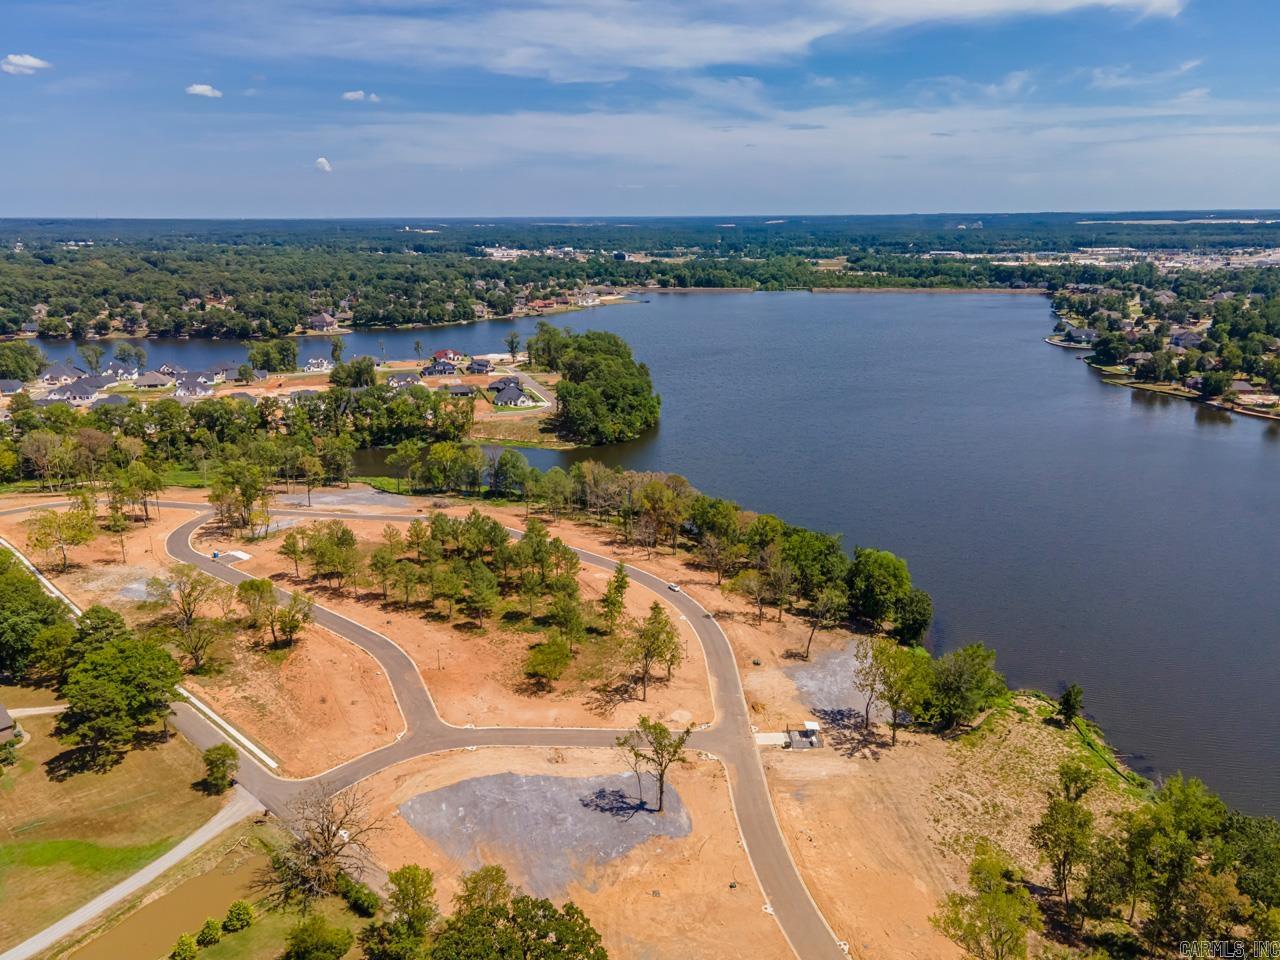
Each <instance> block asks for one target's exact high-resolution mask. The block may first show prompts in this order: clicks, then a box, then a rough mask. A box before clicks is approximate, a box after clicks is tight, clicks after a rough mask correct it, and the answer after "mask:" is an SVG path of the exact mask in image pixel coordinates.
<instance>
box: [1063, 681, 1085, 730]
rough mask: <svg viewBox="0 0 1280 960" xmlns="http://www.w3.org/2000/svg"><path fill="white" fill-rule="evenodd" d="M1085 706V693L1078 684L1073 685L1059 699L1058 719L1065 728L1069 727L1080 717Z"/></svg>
mask: <svg viewBox="0 0 1280 960" xmlns="http://www.w3.org/2000/svg"><path fill="white" fill-rule="evenodd" d="M1083 706H1084V691H1083V690H1081V689H1080V687H1079V686H1078V685H1076V684H1074V683H1073V684H1071V685H1070V686H1068V687H1067V689H1065V690H1063V691H1062V696H1060V697H1059V698H1058V719H1059V720H1061V721H1062V725H1063V726H1064V727H1069V726H1071V725H1072V724H1073V723H1075V722H1076V717H1078V716H1080V708H1081V707H1083Z"/></svg>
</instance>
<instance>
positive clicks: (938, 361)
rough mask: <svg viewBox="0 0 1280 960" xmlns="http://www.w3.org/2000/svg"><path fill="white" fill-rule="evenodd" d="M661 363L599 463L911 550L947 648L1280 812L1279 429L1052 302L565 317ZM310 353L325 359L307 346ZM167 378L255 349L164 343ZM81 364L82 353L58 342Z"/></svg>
mask: <svg viewBox="0 0 1280 960" xmlns="http://www.w3.org/2000/svg"><path fill="white" fill-rule="evenodd" d="M560 322H562V323H567V324H570V325H572V326H575V327H577V328H585V327H587V326H591V327H596V328H601V329H606V330H612V331H615V332H617V333H619V334H621V335H622V336H624V337H625V338H627V340H628V341H630V343H631V344H632V346H633V348H634V350H635V352H636V354H637V356H638V357H640V358H641V359H643V360H644V361H646V362H647V363H648V364H649V366H650V368H651V369H652V371H653V375H654V380H655V382H656V383H657V386H658V389H659V391H660V392H661V393H662V397H663V419H662V424H661V426H660V427H659V428H658V429H656V430H654V431H653V432H652V433H651V434H649V435H647V436H646V437H644V438H642V439H641V440H639V441H637V442H635V443H631V444H626V445H622V446H618V447H613V448H608V449H603V450H595V451H590V452H587V453H585V454H584V453H582V452H578V451H571V452H567V453H561V452H552V451H541V450H540V451H530V452H529V457H530V460H531V461H532V462H534V463H535V464H536V465H538V466H541V467H546V466H548V465H550V464H551V463H554V462H560V463H568V462H571V461H572V459H574V458H575V457H582V456H592V457H595V458H596V459H600V460H604V461H606V462H608V463H617V464H622V465H625V466H628V467H632V468H637V469H660V470H670V471H675V472H679V473H683V474H684V475H685V476H687V477H688V478H689V479H690V480H691V481H692V482H693V483H694V484H695V485H696V486H698V487H699V488H701V489H703V490H705V491H707V492H710V493H715V494H718V495H721V496H725V497H730V498H732V499H734V500H736V501H738V502H739V503H741V504H742V505H744V506H746V507H749V508H751V509H754V510H759V511H768V512H772V513H776V514H778V515H779V516H781V517H783V518H785V519H786V520H788V521H791V522H793V523H797V524H802V525H805V526H811V527H816V528H821V529H827V530H832V531H837V532H839V533H841V534H843V536H844V539H845V541H846V543H847V544H848V545H849V546H850V547H851V548H852V547H853V546H854V545H864V546H878V547H883V548H885V549H889V550H892V551H894V552H895V553H898V554H901V555H902V556H904V557H906V558H907V559H908V561H909V563H910V566H911V572H912V575H913V578H914V579H915V581H916V582H917V584H918V585H920V586H922V587H923V588H924V589H926V590H928V591H929V592H930V593H932V594H933V598H934V603H935V606H936V609H937V620H936V624H935V627H934V629H933V633H932V637H931V643H932V645H933V646H934V647H935V648H937V649H940V650H946V649H950V648H953V647H956V646H960V645H963V644H967V643H972V642H975V641H981V642H983V643H986V644H989V645H991V646H993V647H994V648H995V649H996V650H997V651H998V652H999V661H1000V665H1001V668H1002V669H1003V670H1004V672H1005V673H1006V675H1007V677H1008V679H1009V681H1010V683H1011V684H1014V685H1020V686H1034V687H1039V688H1042V689H1045V690H1047V691H1050V692H1052V693H1055V694H1056V693H1057V692H1058V691H1060V690H1061V689H1062V687H1063V686H1064V685H1065V684H1066V683H1070V682H1075V683H1079V684H1080V685H1081V686H1082V687H1084V690H1085V697H1086V711H1087V712H1088V714H1089V715H1090V716H1092V717H1094V718H1095V719H1097V720H1098V721H1099V722H1100V723H1101V724H1102V725H1103V727H1104V728H1105V729H1106V731H1107V734H1108V736H1109V738H1110V739H1111V741H1112V742H1113V743H1114V744H1115V745H1116V747H1117V748H1118V749H1119V750H1120V751H1121V752H1122V753H1124V754H1126V755H1127V756H1128V759H1129V761H1130V762H1131V763H1132V765H1133V766H1134V767H1135V768H1136V769H1139V770H1141V771H1143V772H1147V773H1171V772H1173V771H1175V770H1179V769H1180V770H1182V771H1184V772H1186V773H1187V774H1189V775H1196V776H1200V777H1203V778H1204V779H1205V780H1207V781H1208V782H1209V783H1210V784H1211V785H1212V786H1213V787H1214V788H1216V789H1217V790H1219V791H1220V792H1221V793H1222V794H1223V796H1224V797H1226V798H1227V800H1228V801H1229V802H1231V803H1233V804H1235V805H1237V806H1240V807H1241V808H1244V809H1246V810H1249V811H1251V812H1266V813H1273V814H1277V813H1280V801H1278V800H1277V797H1278V796H1280V764H1278V763H1277V762H1276V761H1277V759H1280V698H1277V697H1276V696H1275V691H1276V689H1277V685H1278V684H1280V649H1278V646H1277V643H1276V640H1277V629H1276V606H1277V591H1276V583H1277V574H1278V573H1280V536H1278V535H1277V533H1278V531H1277V523H1276V510H1275V506H1274V500H1275V493H1276V483H1277V477H1278V476H1280V429H1277V426H1278V425H1277V424H1268V423H1265V422H1263V421H1258V420H1251V419H1248V418H1244V417H1232V416H1231V415H1229V414H1223V413H1221V412H1218V411H1214V410H1212V409H1210V408H1207V407H1204V406H1200V405H1197V404H1192V403H1187V402H1185V401H1182V400H1176V399H1172V398H1167V397H1161V396H1157V395H1152V394H1145V393H1141V392H1138V391H1133V390H1127V389H1124V388H1120V387H1115V386H1108V385H1107V384H1105V383H1103V382H1102V381H1101V380H1100V379H1099V378H1098V377H1097V376H1096V375H1094V374H1093V373H1092V372H1091V371H1090V370H1089V369H1088V368H1087V367H1085V365H1084V364H1082V363H1081V362H1080V359H1079V354H1078V353H1076V352H1074V351H1067V350H1062V349H1059V348H1056V347H1052V346H1049V345H1047V344H1045V343H1044V342H1043V338H1044V337H1045V336H1046V335H1047V334H1048V333H1049V331H1050V329H1051V327H1052V324H1053V318H1052V315H1051V312H1050V309H1049V304H1048V301H1047V300H1045V299H1044V298H1041V297H1032V296H1006V295H951V294H894V293H882V294H808V293H785V294H764V293H757V294H727V293H726V294H715V295H712V294H662V295H654V296H652V297H651V298H650V302H647V303H635V304H626V305H620V306H610V307H604V308H600V309H596V310H592V311H589V312H586V313H577V314H571V315H568V316H565V317H563V318H560ZM533 325H534V321H532V320H520V321H495V322H489V323H479V324H473V325H468V326H465V327H448V328H440V329H434V330H419V331H403V332H390V331H387V332H382V333H362V334H353V335H350V336H348V337H347V338H346V339H347V342H348V348H347V354H348V356H351V355H354V354H359V353H369V354H373V355H375V356H380V355H385V356H387V357H410V356H413V349H412V345H413V343H414V341H415V340H420V341H421V342H422V344H423V349H424V353H430V352H433V351H434V350H437V349H441V348H442V347H445V346H450V347H454V348H456V349H459V350H463V351H467V352H471V351H480V352H497V351H500V350H502V349H503V346H502V340H503V337H505V336H506V334H507V333H508V332H509V330H510V329H512V328H514V329H516V330H517V331H519V332H520V333H521V334H525V333H527V332H529V331H530V330H531V329H532V327H533ZM299 342H300V345H301V349H300V354H301V356H302V358H303V359H305V358H307V357H309V356H313V355H327V354H328V349H329V347H328V343H327V341H326V340H323V339H306V340H301V341H299ZM145 346H146V348H147V349H148V351H149V353H150V355H151V363H150V365H151V366H153V367H154V366H156V365H158V364H159V363H161V362H163V360H165V359H179V360H180V362H182V363H184V365H186V366H189V367H197V366H200V365H204V364H207V363H209V362H212V361H213V360H219V359H234V360H237V361H238V360H239V359H240V358H241V357H243V355H244V351H243V348H242V346H241V345H240V344H237V343H234V342H224V343H210V342H208V341H200V340H190V341H182V342H159V341H146V342H145ZM48 350H49V352H50V354H51V355H54V356H64V355H68V354H69V353H70V350H71V348H70V346H69V345H66V344H58V345H52V346H48Z"/></svg>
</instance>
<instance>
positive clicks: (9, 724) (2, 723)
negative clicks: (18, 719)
mask: <svg viewBox="0 0 1280 960" xmlns="http://www.w3.org/2000/svg"><path fill="white" fill-rule="evenodd" d="M13 726H14V724H13V717H11V716H9V711H8V710H6V709H5V708H4V704H3V703H0V730H12V729H13Z"/></svg>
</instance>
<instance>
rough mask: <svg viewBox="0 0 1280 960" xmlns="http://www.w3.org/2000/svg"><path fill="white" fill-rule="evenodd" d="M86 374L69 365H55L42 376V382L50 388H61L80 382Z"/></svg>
mask: <svg viewBox="0 0 1280 960" xmlns="http://www.w3.org/2000/svg"><path fill="white" fill-rule="evenodd" d="M84 374H85V372H84V371H83V370H81V369H80V368H79V367H76V366H72V365H71V364H69V363H61V362H60V363H55V364H53V365H52V366H50V367H48V368H47V369H46V370H45V372H44V373H42V374H40V382H41V383H43V384H45V385H46V386H49V387H60V386H63V385H64V384H68V383H71V382H72V381H74V380H79V379H80V378H81V377H83V376H84Z"/></svg>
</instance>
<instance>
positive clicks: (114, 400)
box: [93, 393, 129, 410]
mask: <svg viewBox="0 0 1280 960" xmlns="http://www.w3.org/2000/svg"><path fill="white" fill-rule="evenodd" d="M128 404H129V399H128V398H127V397H126V396H124V395H123V394H120V393H113V394H111V395H110V396H106V397H102V398H101V399H99V400H95V401H93V409H94V410H97V409H98V408H99V407H124V406H128Z"/></svg>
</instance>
